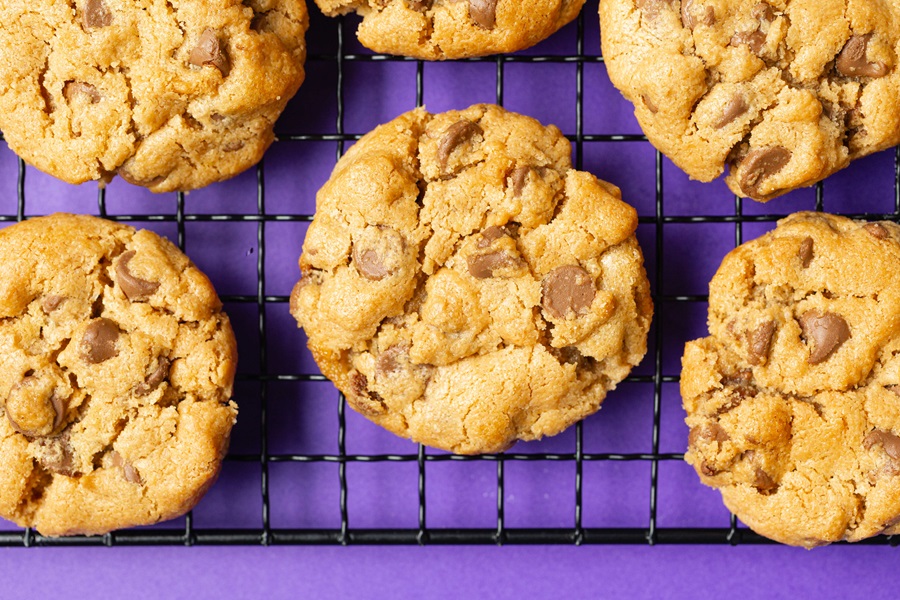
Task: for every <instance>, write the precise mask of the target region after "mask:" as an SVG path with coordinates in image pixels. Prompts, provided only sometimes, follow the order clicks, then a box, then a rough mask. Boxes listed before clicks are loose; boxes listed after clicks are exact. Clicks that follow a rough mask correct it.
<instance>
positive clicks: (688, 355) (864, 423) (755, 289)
mask: <svg viewBox="0 0 900 600" xmlns="http://www.w3.org/2000/svg"><path fill="white" fill-rule="evenodd" d="M898 267H900V227H898V226H897V225H895V224H893V223H888V222H882V223H862V222H858V221H853V220H850V219H847V218H844V217H837V216H832V215H826V214H821V213H797V214H795V215H791V216H790V217H788V218H786V219H784V220H782V221H780V222H779V224H778V227H777V228H776V229H775V230H774V231H773V232H770V233H768V234H766V235H764V236H762V237H760V238H758V239H756V240H753V241H751V242H748V243H746V244H744V245H742V246H740V247H739V248H737V249H735V250H734V251H732V252H731V253H730V254H729V255H728V256H726V257H725V260H724V261H723V262H722V266H721V267H720V268H719V271H718V272H717V273H716V275H715V277H714V278H713V280H712V282H711V283H710V298H709V302H710V307H709V329H710V336H709V337H707V338H703V339H700V340H696V341H693V342H689V343H688V344H687V347H686V349H685V354H684V360H683V371H682V378H681V392H682V397H683V402H684V407H685V409H686V411H687V415H688V416H687V423H688V425H689V426H690V427H691V431H690V439H689V449H688V453H687V455H686V460H687V461H688V462H689V463H690V464H692V465H693V466H694V467H695V468H696V469H697V472H698V474H699V475H700V477H701V479H702V480H703V482H704V483H706V484H707V485H711V486H713V487H716V488H719V489H720V491H721V492H722V497H723V499H724V501H725V504H726V505H727V506H728V507H729V509H731V510H732V511H733V512H734V513H735V514H737V515H738V517H740V519H741V520H742V521H744V522H745V523H747V524H748V525H750V526H751V527H752V528H753V529H754V530H756V531H757V532H758V533H761V534H763V535H766V536H768V537H771V538H773V539H776V540H779V541H781V542H784V543H788V544H794V545H800V546H807V547H810V546H815V545H821V544H826V543H830V542H833V541H837V540H842V539H846V540H850V541H857V540H861V539H864V538H867V537H870V536H873V535H876V534H878V533H893V532H894V531H895V527H896V523H897V520H898V518H900V477H898V474H900V437H898V436H900V395H898V392H900V360H898V354H900V280H898V279H897V276H896V273H897V270H898Z"/></svg>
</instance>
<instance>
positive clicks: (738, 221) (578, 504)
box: [0, 3, 900, 547]
mask: <svg viewBox="0 0 900 600" xmlns="http://www.w3.org/2000/svg"><path fill="white" fill-rule="evenodd" d="M595 4H596V3H595ZM589 9H590V4H589V5H588V6H587V7H586V8H585V10H584V11H582V13H581V14H580V15H579V17H578V19H577V42H576V53H575V54H571V55H500V56H493V57H484V58H475V59H467V60H464V61H457V62H481V63H485V62H486V63H494V64H495V65H496V100H495V101H496V103H497V104H499V105H501V106H503V100H504V67H505V66H506V65H507V64H508V63H568V64H574V65H575V66H576V80H575V102H576V114H575V117H576V121H575V123H576V124H575V134H574V135H568V136H567V137H568V139H569V140H570V141H571V142H572V143H573V145H574V158H575V160H574V162H575V168H576V169H579V170H580V169H582V163H583V149H584V143H585V142H643V143H649V142H648V141H647V138H646V136H644V135H640V134H635V135H628V134H626V135H615V134H612V135H611V134H589V133H585V132H584V65H585V64H587V63H603V57H602V56H595V55H588V54H585V51H584V50H585V26H584V22H585V13H589V14H590V15H591V17H592V18H596V17H595V16H594V14H595V13H594V11H590V10H589ZM344 22H345V18H344V17H339V18H337V19H335V24H336V28H335V30H336V36H337V52H336V54H311V55H310V56H309V57H308V61H310V62H332V63H335V64H336V67H337V87H336V97H335V100H336V108H337V121H336V133H334V134H331V133H329V134H292V133H285V132H278V140H279V143H281V142H284V143H297V142H323V141H326V142H337V156H336V159H339V158H340V157H341V155H342V154H343V152H344V146H345V143H347V142H352V141H355V140H358V139H359V138H360V137H362V135H361V134H355V133H346V132H345V130H344V65H345V64H346V63H353V62H361V63H362V62H381V61H402V62H415V63H417V68H416V105H417V106H422V104H423V94H424V63H423V62H422V61H415V60H413V59H409V58H404V57H397V56H390V55H383V54H354V53H345V41H344V35H345V33H344V32H345V29H346V28H345V23H344ZM0 139H2V135H0ZM893 168H894V173H893V181H894V211H893V212H892V213H884V214H882V213H860V214H851V215H847V216H851V217H854V218H859V219H866V220H892V221H895V222H900V147H898V148H897V149H895V151H894V160H893ZM264 169H265V166H264V161H263V162H261V163H260V164H259V165H258V166H257V167H256V200H257V202H256V214H186V212H185V195H184V193H177V194H176V210H175V214H174V215H172V214H151V215H143V214H142V215H129V214H123V215H110V214H108V213H107V206H106V204H107V203H106V190H104V189H100V190H99V191H98V194H97V202H98V212H99V216H101V217H104V218H108V219H111V220H114V221H122V222H145V221H149V222H153V221H157V222H160V221H161V222H172V221H174V222H175V224H176V226H177V244H178V246H179V248H181V249H182V251H183V250H184V247H185V223H187V222H202V221H213V222H235V221H239V222H255V223H257V244H258V253H257V261H256V275H257V291H256V294H255V295H222V300H223V301H224V302H226V303H243V304H251V305H255V306H256V308H257V309H258V327H259V343H260V350H259V352H260V354H259V361H258V373H251V374H239V375H238V376H237V379H238V380H239V381H240V380H244V381H252V382H257V383H259V389H260V396H259V403H260V421H259V432H260V451H259V453H251V454H236V453H231V454H229V455H228V456H227V457H226V459H225V460H226V461H232V462H244V463H256V464H258V465H259V467H260V469H261V488H260V493H261V496H262V515H261V517H262V527H261V528H258V529H204V528H198V527H195V526H194V522H193V521H194V519H193V515H192V513H188V514H187V515H186V517H185V524H184V527H183V528H178V529H156V528H154V529H153V530H123V531H117V532H113V533H109V534H106V535H104V536H99V537H85V536H73V537H66V538H47V537H44V536H41V535H39V534H37V533H36V532H35V531H33V530H31V529H26V530H23V531H13V532H0V546H25V547H31V546H82V545H94V546H96V545H105V546H120V545H121V546H126V545H186V546H193V545H263V546H268V545H298V544H304V545H349V544H383V545H388V544H390V545H396V544H408V545H409V544H419V545H428V544H497V545H504V544H568V545H582V544H649V545H655V544H730V545H732V546H734V545H738V544H768V543H772V542H771V541H770V540H767V539H766V538H763V537H762V536H759V535H758V534H756V533H754V532H752V531H750V530H749V529H746V528H743V527H739V526H738V521H737V519H736V517H735V516H734V515H731V517H730V526H729V527H722V528H696V527H683V528H666V527H659V526H657V498H658V490H659V485H658V484H659V464H660V462H661V461H681V460H683V458H684V455H683V454H681V453H663V452H660V415H661V410H660V407H661V396H662V384H663V383H677V382H678V381H679V377H678V376H664V375H663V367H662V352H663V350H662V348H663V344H662V342H663V339H664V336H665V333H664V324H665V322H666V312H667V306H668V305H672V304H674V305H679V304H682V305H683V304H686V303H699V302H706V301H707V296H706V295H665V294H661V293H660V290H662V289H663V288H662V273H663V272H664V265H665V262H664V254H665V253H664V251H663V247H664V240H663V229H664V225H666V224H672V223H733V224H734V244H735V246H737V245H739V244H741V243H742V241H743V239H742V224H744V223H753V222H768V223H771V222H774V221H776V220H778V219H780V218H783V217H784V216H786V214H783V213H782V214H778V213H772V214H750V215H745V214H744V207H743V201H742V199H741V198H739V197H737V196H735V197H734V214H732V215H695V216H674V215H666V214H665V213H664V210H663V208H664V193H663V156H662V154H661V153H660V152H658V151H655V172H654V176H655V182H656V186H655V214H654V215H653V216H642V217H640V218H639V222H640V223H642V224H652V225H654V228H655V241H656V244H655V258H656V268H655V270H654V271H653V272H652V273H649V276H650V277H651V279H652V280H653V282H654V289H655V290H656V292H655V293H654V295H653V301H654V308H655V314H654V321H655V324H656V328H655V332H654V335H655V349H654V351H653V353H652V357H653V362H654V367H653V374H652V375H643V376H642V375H631V376H629V377H628V378H627V379H626V380H625V381H626V382H643V383H652V384H653V421H652V423H653V424H652V433H651V435H652V451H651V452H650V453H589V452H585V450H584V433H583V424H582V423H580V422H579V423H577V424H576V425H575V426H574V428H575V451H574V453H527V454H524V453H504V454H498V455H482V456H459V455H449V454H436V455H433V454H426V452H425V448H424V447H423V446H421V445H419V446H418V451H417V452H416V453H414V454H413V453H410V454H349V453H348V452H347V447H346V434H347V421H346V410H347V405H346V401H345V399H344V396H343V394H341V395H340V396H339V398H340V399H339V402H338V403H337V417H338V428H339V429H338V452H337V454H271V453H270V452H269V448H268V446H269V442H268V439H267V437H268V435H267V432H268V421H267V412H268V393H267V387H268V383H270V382H308V381H326V379H325V378H324V376H322V375H321V374H319V373H301V374H284V373H270V372H269V365H268V358H267V352H266V334H267V323H266V310H265V309H266V306H267V305H271V304H285V303H287V302H288V300H289V298H288V297H287V296H282V295H267V294H266V293H265V290H266V286H265V257H266V236H265V227H264V225H265V224H266V223H269V222H276V221H280V222H283V221H289V222H290V221H293V222H309V221H312V219H313V215H312V214H271V213H269V212H267V211H266V193H265V178H264ZM25 175H26V166H25V163H24V161H23V160H22V159H19V160H18V182H17V210H16V214H15V215H0V222H16V221H22V220H24V219H25V218H27V217H26V212H25V201H26V200H25ZM815 193H816V203H815V208H816V210H817V211H822V210H823V185H822V183H819V184H817V185H816V187H815ZM673 312H674V311H673ZM649 357H650V356H649V355H648V357H647V358H649ZM647 358H645V360H647ZM442 461H453V462H462V463H471V462H474V461H487V462H494V463H496V490H497V506H496V527H494V528H482V529H474V528H466V529H452V528H429V527H428V526H427V518H426V517H427V514H426V506H427V505H426V499H425V490H426V464H427V463H429V462H442ZM509 461H547V462H554V463H558V462H574V464H575V502H574V506H573V507H572V509H573V511H574V527H568V528H516V527H508V526H507V525H506V517H505V506H504V505H505V494H504V487H505V483H504V482H505V470H506V463H507V462H509ZM592 461H640V462H645V463H649V464H650V494H649V505H648V507H647V508H648V512H649V519H648V525H647V527H630V528H627V527H626V528H592V527H584V526H583V525H582V513H583V496H584V490H583V472H584V464H585V462H592ZM283 462H295V463H331V464H335V463H336V464H337V465H338V469H339V471H338V472H339V478H340V496H339V498H340V500H339V501H340V527H339V528H335V529H286V528H276V527H273V526H272V525H271V523H270V498H269V465H270V464H273V463H283ZM379 462H395V463H416V465H417V467H418V483H417V493H418V527H416V528H395V529H354V528H351V527H350V521H349V514H348V506H347V498H348V494H350V493H351V492H350V490H349V486H348V482H347V464H348V463H379ZM698 485H699V482H698ZM859 544H866V545H870V544H874V545H883V544H890V545H891V546H897V545H898V544H900V536H878V537H875V538H871V539H869V540H865V541H863V542H859Z"/></svg>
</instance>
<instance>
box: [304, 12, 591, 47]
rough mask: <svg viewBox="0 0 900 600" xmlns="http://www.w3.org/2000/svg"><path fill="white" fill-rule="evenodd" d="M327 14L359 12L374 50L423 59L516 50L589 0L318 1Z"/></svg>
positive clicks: (362, 32) (363, 38)
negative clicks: (585, 0)
mask: <svg viewBox="0 0 900 600" xmlns="http://www.w3.org/2000/svg"><path fill="white" fill-rule="evenodd" d="M316 4H317V5H318V6H319V8H320V9H322V12H324V13H325V14H326V15H328V16H331V17H335V16H337V15H342V14H347V13H349V12H351V11H355V12H356V13H358V14H359V15H360V16H361V17H362V23H360V25H359V29H358V30H357V32H356V35H357V37H358V38H359V41H360V42H361V43H362V45H363V46H365V47H366V48H369V49H370V50H373V51H375V52H380V53H386V54H400V55H403V56H411V57H414V58H420V59H424V60H444V59H453V58H471V57H474V56H485V55H487V54H500V53H505V52H516V51H518V50H524V49H525V48H529V47H531V46H534V45H535V44H537V43H538V42H540V41H542V40H544V39H546V38H548V37H549V36H550V35H552V34H553V33H555V32H556V31H557V30H558V29H560V28H561V27H562V26H563V25H565V24H566V23H569V22H570V21H572V20H573V19H574V18H575V17H577V16H578V13H579V12H580V11H581V7H582V5H583V4H584V0H465V1H460V0H316Z"/></svg>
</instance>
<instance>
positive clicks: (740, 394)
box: [718, 369, 759, 414]
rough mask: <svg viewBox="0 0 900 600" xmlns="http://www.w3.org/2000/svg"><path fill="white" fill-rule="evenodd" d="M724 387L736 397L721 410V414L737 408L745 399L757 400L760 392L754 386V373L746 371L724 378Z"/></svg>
mask: <svg viewBox="0 0 900 600" xmlns="http://www.w3.org/2000/svg"><path fill="white" fill-rule="evenodd" d="M722 385H723V386H724V387H725V388H726V390H727V391H729V392H731V393H733V394H735V395H736V397H735V398H732V399H731V400H730V401H729V402H728V403H727V404H725V405H724V406H722V407H721V408H720V409H719V411H718V412H719V414H723V413H726V412H728V411H730V410H732V409H734V408H736V407H737V406H738V405H739V404H740V403H741V402H742V401H743V400H744V398H755V397H756V395H757V394H758V393H759V390H758V389H757V388H756V386H755V385H754V384H753V371H751V370H750V369H746V370H744V371H741V372H740V373H737V374H735V375H726V376H725V377H723V378H722Z"/></svg>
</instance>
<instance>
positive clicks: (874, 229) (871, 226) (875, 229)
mask: <svg viewBox="0 0 900 600" xmlns="http://www.w3.org/2000/svg"><path fill="white" fill-rule="evenodd" d="M863 229H865V230H866V231H867V232H868V233H869V235H871V236H872V237H873V238H875V239H877V240H883V239H885V238H887V237H888V236H889V235H890V234H889V233H888V230H887V229H885V227H884V225H882V224H881V223H866V224H865V225H863Z"/></svg>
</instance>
